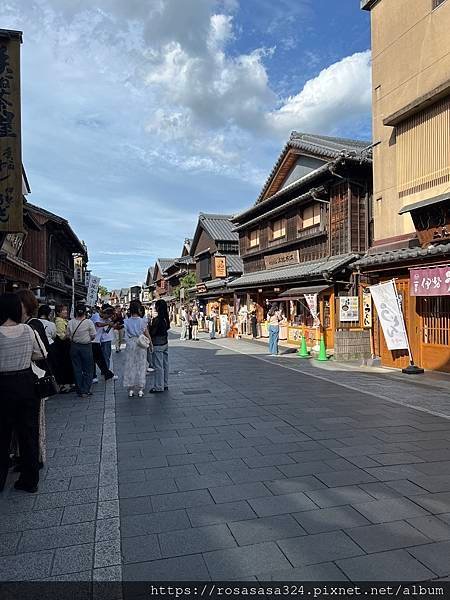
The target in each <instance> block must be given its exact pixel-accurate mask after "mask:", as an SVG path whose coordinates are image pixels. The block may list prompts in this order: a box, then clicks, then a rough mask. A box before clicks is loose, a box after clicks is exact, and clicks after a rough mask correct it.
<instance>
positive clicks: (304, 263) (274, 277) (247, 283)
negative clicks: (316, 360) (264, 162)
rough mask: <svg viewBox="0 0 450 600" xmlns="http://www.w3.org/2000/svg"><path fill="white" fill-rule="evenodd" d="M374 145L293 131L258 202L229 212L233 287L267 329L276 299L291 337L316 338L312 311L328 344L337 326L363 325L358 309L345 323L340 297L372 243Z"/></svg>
mask: <svg viewBox="0 0 450 600" xmlns="http://www.w3.org/2000/svg"><path fill="white" fill-rule="evenodd" d="M369 146H370V142H364V141H363V142H361V141H357V140H349V139H341V138H334V137H327V136H320V135H310V134H306V133H297V132H293V133H292V134H291V136H290V139H289V140H288V142H287V144H286V145H285V147H284V148H283V150H282V152H281V154H280V156H279V158H278V160H277V161H276V163H275V165H274V167H273V169H272V171H271V173H270V175H269V177H268V179H267V181H266V183H265V184H264V186H263V189H262V190H261V193H260V194H259V196H258V198H257V200H256V202H255V204H254V205H253V206H252V207H251V208H249V209H247V210H246V211H244V212H242V213H240V214H238V215H236V216H235V217H233V218H232V221H233V223H234V224H235V228H236V232H237V233H238V235H239V243H240V255H241V257H242V260H243V263H244V274H243V275H242V277H240V278H238V279H235V280H234V281H232V282H230V283H229V287H230V288H231V289H233V290H234V292H235V295H236V304H237V307H238V310H241V308H242V307H244V306H245V307H246V309H247V311H250V310H255V311H256V313H257V317H258V321H259V322H262V333H263V335H265V334H266V328H265V325H264V318H265V316H266V312H267V309H268V306H269V304H270V303H272V302H278V303H281V305H282V307H283V310H284V313H285V315H286V318H287V326H285V327H282V329H281V332H280V333H281V335H280V337H281V339H283V338H284V339H286V338H287V339H288V340H289V341H290V342H298V340H299V337H300V335H301V333H303V331H305V333H306V335H307V338H308V342H309V345H310V346H313V345H315V343H316V340H317V336H318V333H319V329H318V328H317V318H314V316H313V315H314V312H315V311H316V312H317V317H318V319H319V320H320V324H321V330H322V332H323V334H324V336H325V338H326V342H327V346H328V347H329V348H332V347H333V346H334V337H335V336H334V333H335V330H336V329H346V328H348V327H349V326H350V325H353V326H354V327H359V325H360V322H359V315H358V320H357V322H355V321H353V322H352V323H351V322H350V323H349V322H340V320H339V314H338V312H337V298H338V297H339V296H350V295H352V294H354V293H355V285H354V282H353V281H352V280H351V274H352V264H353V263H354V262H355V260H357V259H358V258H359V257H360V256H361V255H362V254H363V253H364V252H365V251H366V250H367V248H368V247H369V244H370V239H371V226H370V223H369V217H368V215H369V210H370V203H371V199H372V161H371V154H370V150H369ZM306 299H309V302H307V301H306ZM311 303H312V304H314V303H315V304H316V309H314V306H313V309H312V310H311Z"/></svg>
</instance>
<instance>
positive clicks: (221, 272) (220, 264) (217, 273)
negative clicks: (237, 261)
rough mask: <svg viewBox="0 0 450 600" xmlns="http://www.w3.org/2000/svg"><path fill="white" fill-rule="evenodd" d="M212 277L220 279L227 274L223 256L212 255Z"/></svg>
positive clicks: (225, 261)
mask: <svg viewBox="0 0 450 600" xmlns="http://www.w3.org/2000/svg"><path fill="white" fill-rule="evenodd" d="M213 261H214V265H213V273H214V275H213V277H214V279H221V278H223V277H226V276H227V260H226V258H225V256H214V257H213Z"/></svg>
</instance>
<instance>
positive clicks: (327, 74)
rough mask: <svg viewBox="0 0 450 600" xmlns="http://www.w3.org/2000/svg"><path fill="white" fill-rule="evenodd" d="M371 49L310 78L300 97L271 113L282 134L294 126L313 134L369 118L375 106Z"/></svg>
mask: <svg viewBox="0 0 450 600" xmlns="http://www.w3.org/2000/svg"><path fill="white" fill-rule="evenodd" d="M370 56H371V55H370V51H366V52H358V53H356V54H353V55H352V56H348V57H346V58H344V59H342V60H341V61H339V62H337V63H335V64H333V65H331V66H329V67H328V68H326V69H324V70H323V71H321V73H319V75H318V76H317V77H315V78H314V79H311V80H310V81H308V82H307V83H306V84H305V86H304V88H303V90H302V91H301V92H300V93H299V94H297V95H296V96H292V97H290V98H287V99H286V101H285V102H284V103H283V105H282V106H281V107H280V108H279V109H278V110H275V111H272V112H271V113H270V114H269V115H268V116H267V121H268V124H269V126H270V127H271V128H272V129H273V131H275V132H276V133H278V135H280V136H282V137H286V136H287V135H288V134H289V132H290V131H292V130H293V129H298V130H299V131H309V132H312V133H321V132H323V133H324V132H330V131H336V130H337V129H338V128H339V127H342V125H344V124H345V123H349V122H350V121H353V122H354V123H355V124H356V123H358V121H360V120H361V119H363V118H365V117H367V115H368V114H369V112H370V106H371V67H370Z"/></svg>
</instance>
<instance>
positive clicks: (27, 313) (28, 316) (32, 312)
mask: <svg viewBox="0 0 450 600" xmlns="http://www.w3.org/2000/svg"><path fill="white" fill-rule="evenodd" d="M16 294H17V296H18V297H19V300H20V301H21V303H22V322H23V323H25V324H26V325H29V326H30V327H31V329H32V330H33V331H35V332H36V333H37V334H38V336H37V337H38V338H39V339H38V343H39V347H40V348H42V350H43V353H44V355H45V356H47V355H48V353H49V350H50V343H49V341H48V337H47V334H46V333H45V327H44V324H43V323H42V321H41V320H40V319H38V318H37V317H36V314H37V310H38V306H39V302H38V299H37V298H36V296H35V295H34V294H33V292H32V291H31V290H19V291H18V292H16ZM42 346H43V347H42ZM45 356H42V358H40V359H36V360H35V361H34V363H35V364H36V365H37V366H38V367H39V368H40V369H42V370H43V371H46V372H47V370H48V369H47V368H48V363H47V361H46V360H45ZM45 401H46V398H41V401H40V409H39V467H40V468H42V467H43V466H44V463H45V460H46V458H47V442H46V426H45ZM20 452H21V450H20V447H19V453H20ZM17 470H20V460H19V466H18V467H17Z"/></svg>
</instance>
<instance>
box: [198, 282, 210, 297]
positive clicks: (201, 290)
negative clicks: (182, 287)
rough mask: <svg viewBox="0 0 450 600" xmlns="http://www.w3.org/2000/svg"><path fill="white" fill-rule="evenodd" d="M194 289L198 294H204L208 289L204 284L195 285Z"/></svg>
mask: <svg viewBox="0 0 450 600" xmlns="http://www.w3.org/2000/svg"><path fill="white" fill-rule="evenodd" d="M196 289H197V292H198V293H199V294H206V292H207V291H208V288H207V287H206V285H205V284H204V283H197V286H196Z"/></svg>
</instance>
